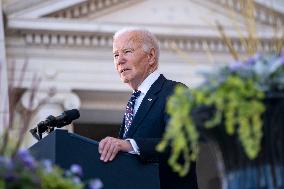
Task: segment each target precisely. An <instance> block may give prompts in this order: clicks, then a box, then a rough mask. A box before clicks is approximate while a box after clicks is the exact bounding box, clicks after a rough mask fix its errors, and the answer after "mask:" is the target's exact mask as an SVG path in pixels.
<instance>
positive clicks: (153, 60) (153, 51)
mask: <svg viewBox="0 0 284 189" xmlns="http://www.w3.org/2000/svg"><path fill="white" fill-rule="evenodd" d="M156 54H157V52H156V49H154V48H152V49H151V50H150V52H149V54H148V61H149V64H150V65H151V66H152V65H154V64H155V63H156Z"/></svg>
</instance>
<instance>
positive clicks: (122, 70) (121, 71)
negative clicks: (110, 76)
mask: <svg viewBox="0 0 284 189" xmlns="http://www.w3.org/2000/svg"><path fill="white" fill-rule="evenodd" d="M127 70H130V69H127V68H125V69H121V70H120V73H123V72H125V71H127Z"/></svg>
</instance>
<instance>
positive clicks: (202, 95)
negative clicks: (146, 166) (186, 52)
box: [157, 54, 284, 176]
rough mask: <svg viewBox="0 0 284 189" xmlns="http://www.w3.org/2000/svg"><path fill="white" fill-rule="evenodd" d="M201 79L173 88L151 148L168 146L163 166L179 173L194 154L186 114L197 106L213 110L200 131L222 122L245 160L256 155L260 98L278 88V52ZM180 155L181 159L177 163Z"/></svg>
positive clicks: (193, 133) (283, 82)
mask: <svg viewBox="0 0 284 189" xmlns="http://www.w3.org/2000/svg"><path fill="white" fill-rule="evenodd" d="M206 78H207V79H206V82H205V83H204V84H203V85H201V86H200V87H198V88H196V89H188V88H184V87H177V88H176V90H175V93H174V94H173V96H171V97H170V98H169V101H168V104H167V112H168V113H169V115H170V117H171V119H170V121H169V124H168V127H167V131H166V133H165V135H164V138H163V140H162V141H161V143H160V144H159V145H158V146H157V149H158V151H163V150H164V149H165V148H166V146H167V145H170V146H172V147H173V148H172V154H171V157H170V159H169V164H170V165H171V166H172V167H173V170H174V171H176V172H179V174H180V175H181V176H182V175H185V174H186V173H187V170H188V169H189V167H190V162H191V161H195V160H196V158H197V155H198V151H199V145H198V144H199V138H200V137H199V136H200V134H199V130H200V129H199V128H198V127H197V126H196V123H195V121H194V119H195V118H194V117H193V116H192V112H193V111H194V109H196V108H198V107H201V106H207V107H213V108H214V110H215V111H214V114H213V115H212V116H211V118H210V119H208V120H206V121H205V123H204V124H203V127H204V128H205V129H212V128H214V127H218V126H224V127H225V128H224V129H225V131H226V133H227V134H228V135H230V136H232V135H237V137H238V140H239V141H240V144H241V146H242V148H243V150H244V152H245V154H246V156H247V157H248V158H249V159H251V160H253V159H255V158H256V157H257V156H258V154H259V152H260V150H261V139H262V136H263V130H262V126H263V123H262V114H263V112H264V111H265V106H264V103H263V101H264V98H265V94H267V93H268V92H271V91H283V89H284V54H282V55H280V56H277V55H275V54H274V55H263V56H261V55H256V56H254V57H252V58H250V59H248V60H247V61H245V62H244V63H241V62H235V63H233V64H231V65H229V66H226V67H223V68H221V69H220V70H219V71H218V72H217V73H213V74H212V73H211V74H207V75H206ZM221 123H223V124H221ZM180 156H183V157H184V160H185V163H180V162H179V161H178V159H179V157H180Z"/></svg>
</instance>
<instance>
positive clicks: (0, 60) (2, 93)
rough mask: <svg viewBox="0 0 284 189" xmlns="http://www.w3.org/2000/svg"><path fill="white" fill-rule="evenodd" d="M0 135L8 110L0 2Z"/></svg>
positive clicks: (3, 31) (5, 123)
mask: <svg viewBox="0 0 284 189" xmlns="http://www.w3.org/2000/svg"><path fill="white" fill-rule="evenodd" d="M0 11H1V12H0V134H1V133H2V132H3V128H4V126H7V124H8V123H7V122H8V117H9V109H8V100H9V97H8V80H7V64H6V51H5V35H4V33H5V30H4V21H3V11H2V1H1V0H0Z"/></svg>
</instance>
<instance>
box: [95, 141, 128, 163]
mask: <svg viewBox="0 0 284 189" xmlns="http://www.w3.org/2000/svg"><path fill="white" fill-rule="evenodd" d="M131 150H133V149H132V146H131V144H130V142H128V141H126V140H121V139H117V138H113V137H106V138H104V139H102V140H101V141H100V143H99V153H100V154H101V157H100V160H102V161H104V162H108V161H112V160H113V159H114V158H115V156H116V155H117V153H118V152H119V151H123V152H129V151H131Z"/></svg>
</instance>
